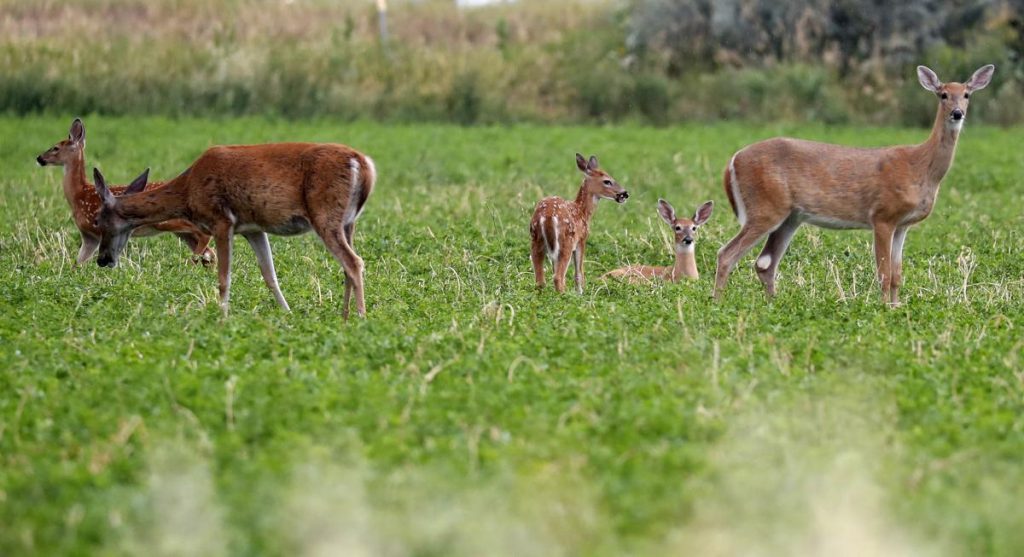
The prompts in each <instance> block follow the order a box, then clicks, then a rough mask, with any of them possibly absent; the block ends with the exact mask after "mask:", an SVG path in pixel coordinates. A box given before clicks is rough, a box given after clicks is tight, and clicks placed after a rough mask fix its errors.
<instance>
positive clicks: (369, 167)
mask: <svg viewBox="0 0 1024 557" xmlns="http://www.w3.org/2000/svg"><path fill="white" fill-rule="evenodd" d="M363 160H365V161H366V178H364V179H363V182H362V183H363V184H367V187H371V188H372V187H373V185H374V184H376V183H377V165H375V164H373V159H371V158H370V157H367V156H366V155H363ZM360 193H362V190H360ZM365 207H366V205H365V204H364V205H363V206H362V207H360V208H359V210H358V212H357V213H356V218H359V215H361V214H362V213H363V209H364V208H365Z"/></svg>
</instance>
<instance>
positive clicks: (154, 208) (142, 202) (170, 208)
mask: <svg viewBox="0 0 1024 557" xmlns="http://www.w3.org/2000/svg"><path fill="white" fill-rule="evenodd" d="M186 189H187V182H186V181H185V180H183V179H182V177H178V178H175V179H174V180H171V181H170V182H167V184H165V185H163V186H161V187H158V188H153V189H150V190H145V191H143V192H139V193H136V194H133V195H126V196H124V197H119V198H118V199H119V203H118V207H119V208H120V212H121V215H122V216H123V217H124V218H125V219H127V220H128V221H129V222H130V223H131V224H132V225H133V226H144V225H147V224H153V223H157V222H162V221H165V220H170V219H177V218H188V213H189V211H188V205H187V202H186V200H187V199H188V195H187V194H188V192H187V191H186Z"/></svg>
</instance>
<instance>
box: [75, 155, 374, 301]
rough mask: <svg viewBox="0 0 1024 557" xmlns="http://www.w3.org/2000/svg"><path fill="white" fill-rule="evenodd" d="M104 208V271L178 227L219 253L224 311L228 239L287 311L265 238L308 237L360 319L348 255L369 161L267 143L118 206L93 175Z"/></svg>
mask: <svg viewBox="0 0 1024 557" xmlns="http://www.w3.org/2000/svg"><path fill="white" fill-rule="evenodd" d="M95 178H96V191H97V193H99V196H100V199H102V200H103V206H102V208H101V209H100V212H99V216H98V217H97V219H96V220H97V225H98V227H99V229H100V230H101V231H102V239H101V240H100V254H99V258H98V260H97V262H98V263H99V265H100V266H101V267H114V266H116V265H117V260H118V257H119V256H120V254H121V250H122V249H123V248H124V244H125V241H126V240H127V239H128V235H129V234H131V232H132V230H135V229H136V228H138V227H140V226H145V225H147V224H150V223H154V222H161V221H165V220H167V219H175V218H184V219H188V220H189V221H191V222H193V223H195V224H196V225H197V226H199V227H200V228H201V229H202V230H203V231H204V232H207V233H209V234H212V235H213V238H214V240H216V243H217V264H218V265H217V266H218V278H219V280H220V303H221V307H222V308H223V309H224V310H225V311H227V307H228V298H229V295H230V290H231V249H232V239H233V237H234V235H235V234H241V235H242V236H244V237H245V239H246V240H248V242H249V245H250V246H252V249H253V251H254V252H256V261H257V262H258V263H259V266H260V271H261V273H262V274H263V280H264V282H266V284H267V287H268V288H270V291H271V292H273V294H274V298H275V299H276V300H277V303H278V304H280V306H281V307H282V308H284V309H285V311H288V310H289V308H288V302H286V301H285V299H284V296H283V295H282V294H281V289H280V288H279V287H278V284H277V273H276V272H275V270H274V258H273V255H272V254H271V251H270V242H269V240H268V238H267V234H268V233H270V234H277V235H282V236H291V235H294V234H302V233H304V232H307V231H309V230H310V229H312V230H314V231H315V232H316V234H317V235H318V236H320V239H321V240H323V242H324V245H326V246H327V249H328V250H329V251H330V252H331V254H333V255H334V257H335V258H336V259H337V260H338V262H339V263H341V266H342V269H343V270H344V272H345V303H344V308H343V312H342V315H343V316H344V318H345V319H348V314H349V302H350V299H351V296H352V293H353V292H354V293H355V298H356V312H357V313H358V314H359V315H360V316H365V315H366V307H365V303H364V300H363V260H362V258H360V257H359V256H358V255H356V252H355V250H354V249H353V248H352V241H353V236H354V235H355V227H356V219H357V218H359V215H360V214H361V213H362V211H363V206H364V205H365V204H366V200H367V198H369V196H370V193H371V192H372V191H373V186H374V183H375V182H376V180H377V171H376V168H375V167H374V164H373V160H371V159H370V157H367V156H365V155H363V154H362V153H359V152H358V151H355V150H353V149H351V148H349V147H346V146H344V145H338V144H330V143H272V144H266V145H232V146H220V147H212V148H210V149H207V150H206V152H204V153H203V154H202V155H200V156H199V158H198V159H196V161H195V162H194V163H192V166H191V167H189V168H188V169H187V170H185V172H183V173H182V174H181V175H180V176H178V177H177V178H175V179H173V180H171V181H170V182H167V185H165V186H164V187H162V188H159V189H155V190H149V191H145V192H142V193H137V194H134V195H126V196H123V197H115V196H114V195H112V194H111V193H110V190H109V189H108V188H107V186H106V183H105V181H104V180H103V176H102V174H100V172H99V171H98V170H96V171H95Z"/></svg>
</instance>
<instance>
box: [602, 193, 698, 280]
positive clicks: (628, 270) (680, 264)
mask: <svg viewBox="0 0 1024 557" xmlns="http://www.w3.org/2000/svg"><path fill="white" fill-rule="evenodd" d="M712 209H714V203H713V202H711V201H708V202H707V203H705V204H703V205H701V206H700V207H699V208H698V209H697V212H696V213H694V215H693V218H692V219H680V218H677V217H676V210H675V209H673V208H672V205H670V204H669V202H668V201H665V200H664V199H659V200H658V214H659V215H661V218H662V219H664V220H665V222H667V223H668V225H669V226H671V227H672V231H673V232H674V233H675V237H676V240H675V250H676V262H675V265H673V266H671V267H652V266H650V265H630V266H628V267H623V268H621V269H615V270H614V271H610V272H608V273H605V275H604V277H615V278H621V279H624V280H626V281H628V282H630V283H639V282H649V281H652V280H655V279H660V280H667V281H671V282H678V281H679V280H680V279H682V278H689V279H696V278H698V276H699V274H698V273H697V261H696V260H695V259H694V251H695V248H696V247H697V244H696V237H695V235H696V233H697V228H698V227H700V225H702V224H704V223H705V222H707V221H708V219H709V218H710V217H711V211H712ZM604 277H602V278H604Z"/></svg>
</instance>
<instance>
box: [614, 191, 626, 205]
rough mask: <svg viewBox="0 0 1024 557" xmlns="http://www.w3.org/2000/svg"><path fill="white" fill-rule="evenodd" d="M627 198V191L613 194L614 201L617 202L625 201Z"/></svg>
mask: <svg viewBox="0 0 1024 557" xmlns="http://www.w3.org/2000/svg"><path fill="white" fill-rule="evenodd" d="M627 199H629V192H628V191H624V192H622V193H619V194H616V195H615V201H617V202H619V203H625V202H626V200H627Z"/></svg>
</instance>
